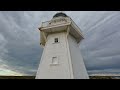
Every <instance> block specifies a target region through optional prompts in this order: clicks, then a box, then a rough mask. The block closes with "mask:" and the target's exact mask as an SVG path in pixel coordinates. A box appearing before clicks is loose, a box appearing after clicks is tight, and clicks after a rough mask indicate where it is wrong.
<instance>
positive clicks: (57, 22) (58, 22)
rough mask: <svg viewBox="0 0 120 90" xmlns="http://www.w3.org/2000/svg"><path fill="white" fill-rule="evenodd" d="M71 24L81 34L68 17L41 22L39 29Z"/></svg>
mask: <svg viewBox="0 0 120 90" xmlns="http://www.w3.org/2000/svg"><path fill="white" fill-rule="evenodd" d="M71 22H72V23H73V25H74V27H75V28H77V29H78V30H80V32H81V33H82V31H81V29H80V28H79V27H78V26H77V25H76V23H75V22H74V21H73V20H72V19H71V18H70V17H59V18H54V19H52V20H51V21H46V22H42V25H41V27H49V26H55V25H61V24H67V23H71Z"/></svg>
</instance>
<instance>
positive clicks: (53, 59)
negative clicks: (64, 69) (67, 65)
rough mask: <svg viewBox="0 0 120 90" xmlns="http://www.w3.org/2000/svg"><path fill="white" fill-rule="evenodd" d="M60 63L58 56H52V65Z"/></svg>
mask: <svg viewBox="0 0 120 90" xmlns="http://www.w3.org/2000/svg"><path fill="white" fill-rule="evenodd" d="M58 64H59V62H58V58H57V57H52V62H51V65H58Z"/></svg>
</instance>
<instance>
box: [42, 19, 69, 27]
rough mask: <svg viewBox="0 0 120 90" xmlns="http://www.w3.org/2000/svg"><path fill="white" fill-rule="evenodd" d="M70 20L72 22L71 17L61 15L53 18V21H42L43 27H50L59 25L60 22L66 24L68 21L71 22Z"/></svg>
mask: <svg viewBox="0 0 120 90" xmlns="http://www.w3.org/2000/svg"><path fill="white" fill-rule="evenodd" d="M70 22H71V21H70V18H64V17H59V18H55V19H52V20H51V21H46V22H42V25H41V27H48V26H54V25H59V24H66V23H70Z"/></svg>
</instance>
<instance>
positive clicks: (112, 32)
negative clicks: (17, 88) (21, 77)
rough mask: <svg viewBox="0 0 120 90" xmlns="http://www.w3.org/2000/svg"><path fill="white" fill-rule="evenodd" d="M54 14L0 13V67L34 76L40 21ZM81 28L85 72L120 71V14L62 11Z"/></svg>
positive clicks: (81, 46)
mask: <svg viewBox="0 0 120 90" xmlns="http://www.w3.org/2000/svg"><path fill="white" fill-rule="evenodd" d="M55 13H56V12H55V11H39V12H38V11H1V12H0V66H1V67H0V68H3V69H4V68H6V69H11V70H13V71H16V72H20V73H23V74H28V75H35V74H36V71H37V68H38V65H39V62H40V58H41V55H42V51H43V49H42V48H40V45H39V40H40V36H39V34H40V33H39V30H38V27H40V25H41V22H44V21H48V20H50V19H51V18H52V16H53V15H54V14H55ZM65 13H66V14H67V15H68V16H70V17H71V18H72V19H73V20H74V21H75V22H76V24H77V25H78V26H79V27H80V28H81V30H82V32H83V34H84V36H85V39H84V40H83V41H82V42H81V45H80V50H81V52H82V55H83V58H84V61H85V65H86V67H87V70H88V71H91V72H92V71H98V72H99V71H103V72H104V71H107V70H108V72H110V71H111V72H112V71H117V72H120V65H119V64H120V49H119V45H120V12H119V11H65Z"/></svg>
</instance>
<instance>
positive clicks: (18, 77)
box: [0, 76, 114, 79]
mask: <svg viewBox="0 0 120 90" xmlns="http://www.w3.org/2000/svg"><path fill="white" fill-rule="evenodd" d="M0 79H35V76H0ZM90 79H114V77H112V76H90Z"/></svg>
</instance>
